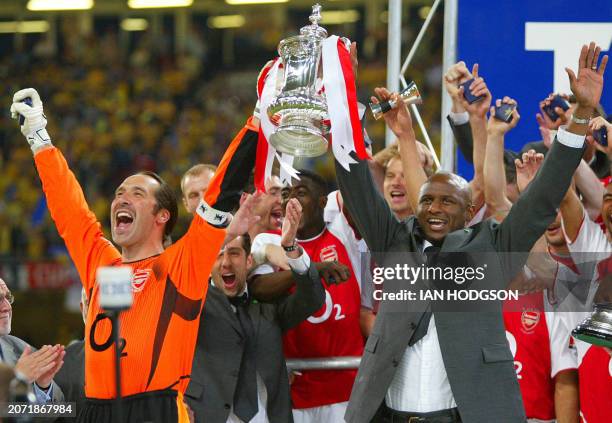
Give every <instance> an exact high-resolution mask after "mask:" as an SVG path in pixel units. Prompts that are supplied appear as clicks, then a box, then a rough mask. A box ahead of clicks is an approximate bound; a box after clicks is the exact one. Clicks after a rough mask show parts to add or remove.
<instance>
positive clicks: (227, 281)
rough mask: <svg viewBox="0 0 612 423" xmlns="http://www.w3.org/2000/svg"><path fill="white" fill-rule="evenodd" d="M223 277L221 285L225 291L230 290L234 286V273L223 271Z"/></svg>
mask: <svg viewBox="0 0 612 423" xmlns="http://www.w3.org/2000/svg"><path fill="white" fill-rule="evenodd" d="M221 278H222V279H223V287H224V288H225V289H226V290H227V291H232V290H233V289H234V288H236V274H235V273H224V274H222V275H221Z"/></svg>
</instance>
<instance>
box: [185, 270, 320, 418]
mask: <svg viewBox="0 0 612 423" xmlns="http://www.w3.org/2000/svg"><path fill="white" fill-rule="evenodd" d="M293 277H294V280H295V282H296V285H297V289H296V291H295V292H294V293H293V294H291V295H289V296H286V297H283V298H282V299H280V300H279V301H278V302H276V303H274V304H264V303H257V302H253V303H251V304H250V305H249V315H250V316H251V319H252V320H253V326H254V328H255V336H256V340H257V352H256V356H257V359H256V360H257V373H258V374H259V376H260V377H261V378H262V379H263V382H264V384H265V387H266V390H267V393H268V403H267V410H266V411H267V414H268V418H269V420H270V422H271V423H288V422H292V421H293V416H292V412H291V397H290V394H289V382H288V376H287V367H286V363H285V357H284V355H283V343H282V342H283V341H282V335H283V332H284V331H285V330H287V329H290V328H292V327H294V326H296V325H298V324H299V323H301V322H302V321H303V320H304V319H306V318H308V316H310V315H311V314H312V313H314V312H315V311H317V310H318V309H319V308H321V306H322V305H323V302H324V300H325V291H324V289H323V285H322V284H321V279H320V276H319V273H318V272H317V270H316V268H315V267H314V264H311V266H310V269H309V270H308V273H307V274H305V275H298V274H297V273H295V272H294V274H293ZM244 345H245V343H244V335H243V333H242V328H241V327H240V322H239V321H238V317H237V316H236V313H235V312H234V310H233V309H232V307H231V305H230V303H229V301H228V299H227V297H226V296H225V294H223V292H221V291H220V290H219V289H217V288H215V287H214V286H212V285H211V286H210V287H209V289H208V294H207V295H206V303H205V304H204V311H203V312H202V316H201V320H200V329H199V333H198V341H197V344H196V351H195V355H194V360H193V367H192V369H191V381H190V382H189V386H188V387H187V391H186V393H185V399H186V401H187V403H188V404H189V406H190V407H191V409H192V410H193V411H194V414H195V418H196V422H206V423H208V422H214V423H224V422H226V421H227V418H228V416H229V413H230V410H231V408H232V404H233V402H234V391H235V390H236V384H237V381H238V371H239V369H240V363H241V361H242V356H243V352H244Z"/></svg>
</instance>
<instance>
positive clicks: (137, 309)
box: [11, 88, 257, 423]
mask: <svg viewBox="0 0 612 423" xmlns="http://www.w3.org/2000/svg"><path fill="white" fill-rule="evenodd" d="M11 113H12V115H13V117H15V118H17V117H19V115H20V116H22V117H23V120H22V122H23V123H22V124H21V132H22V133H23V135H24V136H25V137H26V139H27V141H28V143H29V144H30V147H31V149H32V151H33V153H34V161H35V163H36V168H37V170H38V174H39V175H40V179H41V181H42V186H43V190H44V192H45V196H46V198H47V204H48V207H49V210H50V212H51V216H52V218H53V220H54V221H55V225H56V226H57V230H58V232H59V234H60V235H61V237H62V238H63V239H64V242H65V243H66V246H67V248H68V252H69V253H70V256H71V258H72V260H73V262H74V264H75V266H76V268H77V270H78V272H79V276H80V278H81V281H82V283H83V286H84V288H85V291H86V293H87V297H88V300H89V304H90V305H89V307H90V309H89V313H88V316H87V322H86V327H85V395H86V397H87V399H86V405H85V407H84V408H83V409H82V410H78V411H77V412H78V419H79V421H86V422H113V423H115V422H117V420H116V418H114V417H113V415H112V403H113V398H114V397H115V376H114V375H115V372H114V368H115V367H114V366H115V364H114V357H115V347H114V344H113V339H112V336H111V332H112V323H111V319H110V317H109V316H108V315H107V314H106V313H105V311H104V310H103V309H101V307H100V305H99V287H98V284H97V281H96V270H97V268H98V267H100V266H119V265H129V266H131V267H132V269H133V274H134V277H133V280H132V290H133V293H134V302H133V305H132V308H131V309H130V310H128V311H126V312H124V313H122V315H121V317H120V328H121V333H120V337H121V340H120V349H121V373H122V375H123V377H122V381H121V392H122V393H123V395H124V398H123V399H122V409H123V416H124V419H123V420H124V421H126V422H127V421H129V422H143V421H147V422H160V423H161V422H163V423H168V422H177V421H181V422H182V421H188V420H187V414H186V409H185V406H184V403H183V401H182V394H183V393H184V391H185V389H186V387H187V385H188V383H189V375H190V372H191V363H192V361H193V354H194V348H195V343H196V337H197V332H198V325H199V321H200V319H199V316H200V312H201V310H202V306H203V304H204V299H205V297H206V291H207V287H208V283H207V280H208V277H209V275H210V271H211V268H212V266H213V263H214V262H215V259H216V257H217V254H218V252H219V249H220V247H221V246H222V244H223V242H224V239H225V238H226V236H228V237H232V236H237V235H238V234H239V233H240V232H243V231H244V230H245V227H246V226H247V225H248V222H247V220H248V209H249V205H248V204H247V205H246V207H244V205H243V207H241V210H246V212H239V213H237V215H236V216H235V217H234V220H233V222H232V224H231V225H230V226H229V227H228V228H227V231H226V229H225V228H226V227H227V226H228V224H229V222H230V220H231V215H230V213H229V212H230V210H232V209H233V208H234V206H235V205H237V203H238V199H239V194H240V192H241V190H242V187H243V185H244V184H245V183H246V181H247V179H248V176H249V174H250V171H251V169H252V168H253V164H254V161H255V151H256V143H257V128H256V127H255V126H254V125H253V122H252V121H253V119H251V120H249V121H248V122H247V125H246V126H245V127H244V128H243V129H242V130H241V131H240V133H239V134H238V135H237V136H236V138H235V139H234V140H233V141H232V143H231V144H230V146H229V147H228V149H227V151H226V152H225V155H224V156H223V158H222V160H221V163H220V164H219V168H218V169H217V172H216V173H215V175H214V177H213V179H212V180H211V182H210V184H209V187H208V189H207V191H206V194H205V195H204V198H203V200H202V202H201V203H200V205H199V207H198V209H197V212H196V213H195V215H194V218H193V221H192V223H191V226H190V227H189V230H188V231H187V233H186V234H185V235H184V236H183V237H182V238H181V239H180V240H178V241H177V242H176V243H174V244H173V245H171V246H170V247H168V248H167V249H164V246H163V243H164V237H165V236H167V235H169V234H170V233H171V232H172V229H173V227H174V224H175V223H176V219H177V215H178V206H177V201H176V198H175V196H174V192H173V190H172V189H171V188H170V187H169V186H168V185H167V184H166V183H165V182H164V181H163V180H162V179H161V178H160V177H159V176H158V175H156V174H154V173H151V172H140V173H137V174H135V175H132V176H130V177H128V178H126V179H125V180H124V181H123V182H122V183H121V185H119V187H118V188H117V189H116V191H115V198H114V199H113V201H112V203H111V209H110V211H111V232H112V240H113V242H114V244H116V245H117V246H118V247H119V249H117V248H116V247H115V246H114V245H113V244H112V243H111V242H110V241H108V240H107V239H106V238H104V234H103V233H102V228H101V225H100V223H99V222H98V221H97V219H96V217H95V215H94V214H93V213H92V212H91V210H90V209H89V207H88V205H87V203H86V201H85V197H84V195H83V191H82V189H81V187H80V185H79V183H78V182H77V180H76V178H75V176H74V174H73V173H72V172H71V171H70V169H69V168H68V164H67V163H66V160H65V159H64V157H63V155H62V153H61V152H60V151H59V150H58V149H57V148H55V147H54V146H53V145H52V143H51V139H50V137H49V134H48V133H47V131H46V129H45V127H46V125H47V120H46V117H45V115H44V114H43V106H42V102H41V100H40V97H39V95H38V93H37V92H36V90H34V89H32V88H28V89H25V90H21V91H18V92H17V93H16V94H15V95H14V97H13V104H12V106H11ZM249 201H250V200H249ZM234 232H235V233H234ZM118 423H122V422H118Z"/></svg>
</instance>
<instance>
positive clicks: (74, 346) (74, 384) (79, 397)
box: [54, 341, 85, 410]
mask: <svg viewBox="0 0 612 423" xmlns="http://www.w3.org/2000/svg"><path fill="white" fill-rule="evenodd" d="M54 380H55V382H56V383H57V384H58V385H59V386H60V388H62V391H63V392H64V396H65V397H66V402H74V403H76V408H77V410H80V409H81V408H83V407H84V406H85V341H74V342H72V343H71V344H70V345H68V346H67V347H66V355H65V356H64V365H63V366H62V368H61V369H60V370H59V372H57V374H56V375H55V378H54Z"/></svg>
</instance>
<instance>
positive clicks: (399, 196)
mask: <svg viewBox="0 0 612 423" xmlns="http://www.w3.org/2000/svg"><path fill="white" fill-rule="evenodd" d="M389 195H390V196H391V203H393V204H403V203H404V201H406V193H405V192H404V191H399V190H392V191H391V192H390V193H389Z"/></svg>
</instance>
